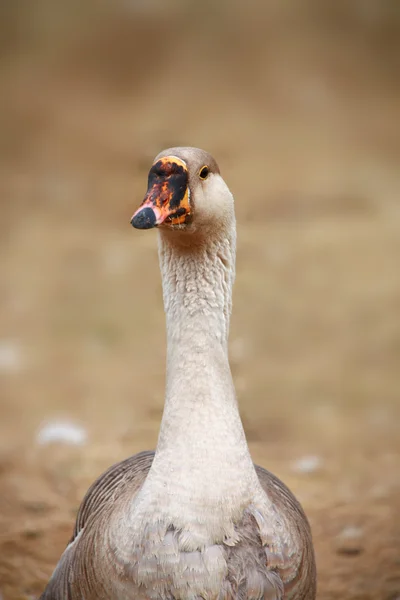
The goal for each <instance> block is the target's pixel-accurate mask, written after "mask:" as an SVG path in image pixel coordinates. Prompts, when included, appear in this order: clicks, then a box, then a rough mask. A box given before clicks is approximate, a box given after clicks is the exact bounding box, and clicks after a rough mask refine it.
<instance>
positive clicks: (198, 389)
mask: <svg viewBox="0 0 400 600" xmlns="http://www.w3.org/2000/svg"><path fill="white" fill-rule="evenodd" d="M194 235H195V234H194ZM186 236H187V234H186V235H183V234H182V236H181V235H179V234H178V235H177V232H160V239H159V257H160V267H161V272H162V279H163V293H164V305H165V312H166V321H167V382H166V398H165V407H164V413H163V418H162V423H161V428H160V434H159V440H158V445H157V450H156V456H155V459H154V463H153V467H152V470H151V473H150V478H149V479H150V481H151V479H152V478H153V477H155V478H156V479H158V480H161V479H164V481H163V486H164V488H167V489H164V493H168V490H169V491H170V493H171V495H172V496H174V497H176V498H177V499H179V503H184V502H185V499H186V498H187V500H188V502H193V496H195V497H196V498H197V501H198V502H199V503H200V504H201V505H202V507H203V508H205V506H206V505H207V504H209V506H210V507H211V506H215V504H216V502H220V501H222V500H224V501H225V500H226V499H227V498H230V499H231V501H232V503H233V504H235V503H236V505H239V504H241V501H240V500H241V499H243V500H244V501H247V500H248V495H249V493H250V490H251V488H252V486H255V485H256V479H257V478H256V475H255V471H254V467H253V463H252V461H251V457H250V453H249V450H248V446H247V442H246V439H245V435H244V431H243V426H242V422H241V419H240V415H239V410H238V406H237V401H236V395H235V390H234V386H233V382H232V376H231V371H230V367H229V361H228V334H229V320H230V313H231V305H232V285H233V280H234V273H235V252H236V230H235V225H234V223H233V224H232V227H231V228H230V230H229V231H225V232H223V233H222V234H220V235H214V236H211V235H210V236H208V237H207V239H204V238H191V239H190V240H189V239H188V237H186ZM174 473H176V476H174ZM257 482H258V480H257ZM235 498H236V501H235Z"/></svg>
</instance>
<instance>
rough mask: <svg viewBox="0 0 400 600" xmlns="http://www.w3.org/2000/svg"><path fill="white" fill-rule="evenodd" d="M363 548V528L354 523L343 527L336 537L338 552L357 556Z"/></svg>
mask: <svg viewBox="0 0 400 600" xmlns="http://www.w3.org/2000/svg"><path fill="white" fill-rule="evenodd" d="M363 550H364V545H363V530H362V529H361V528H360V527H355V526H353V525H349V526H347V527H345V528H344V529H342V531H341V532H340V533H339V535H338V536H337V538H336V552H337V553H338V554H345V555H347V556H356V555H357V554H361V552H362V551H363Z"/></svg>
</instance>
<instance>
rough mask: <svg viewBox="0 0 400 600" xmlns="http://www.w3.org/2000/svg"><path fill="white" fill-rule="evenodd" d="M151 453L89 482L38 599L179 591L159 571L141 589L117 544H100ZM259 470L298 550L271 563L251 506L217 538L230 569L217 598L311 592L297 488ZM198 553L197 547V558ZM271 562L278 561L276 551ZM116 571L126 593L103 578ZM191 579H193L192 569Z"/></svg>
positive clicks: (310, 561)
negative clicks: (231, 539) (233, 534)
mask: <svg viewBox="0 0 400 600" xmlns="http://www.w3.org/2000/svg"><path fill="white" fill-rule="evenodd" d="M153 457H154V452H141V453H139V454H136V455H135V456H131V457H130V458H127V459H126V460H123V461H122V462H120V463H117V464H115V465H113V466H112V467H110V468H109V469H108V470H107V471H106V472H105V473H103V475H101V476H100V477H99V478H98V479H97V480H96V481H95V482H94V483H93V485H92V486H91V487H90V489H89V490H88V492H87V494H86V496H85V498H84V500H83V502H82V504H81V506H80V509H79V512H78V516H77V519H76V525H75V529H74V533H73V536H72V538H71V541H70V543H69V545H68V547H67V549H66V551H65V553H64V555H63V557H62V558H61V561H60V563H59V565H58V567H57V569H56V571H55V573H54V574H53V577H52V579H51V581H50V582H49V584H48V586H47V588H46V590H45V591H44V593H43V595H42V596H41V599H40V600H78V599H79V600H81V599H82V600H83V599H84V600H111V599H112V600H114V599H115V600H117V599H118V600H128V599H129V600H136V599H139V598H140V599H146V600H178V599H179V600H180V599H181V596H174V595H173V593H172V592H171V591H170V590H169V583H170V582H168V580H164V581H160V580H158V581H157V573H156V572H155V581H154V589H150V590H147V591H146V590H140V586H138V585H137V582H135V580H134V577H133V578H132V580H131V581H129V580H127V579H126V573H127V572H128V571H129V570H131V572H132V573H134V564H131V565H129V567H130V569H127V565H122V564H119V563H118V559H117V549H112V548H110V547H109V548H108V550H109V552H108V553H106V554H104V552H103V550H102V551H100V552H98V550H99V549H100V548H102V549H103V548H104V547H106V546H107V523H108V522H109V521H110V519H111V517H112V513H113V508H114V507H116V506H118V507H120V500H121V498H123V497H125V498H126V496H127V495H129V496H130V497H131V499H133V498H134V496H135V495H136V493H137V492H138V490H139V489H140V487H141V486H142V484H143V482H144V480H145V479H146V476H147V474H148V472H149V470H150V467H151V464H152V461H153ZM256 472H257V475H258V477H259V480H260V482H261V485H262V487H263V489H264V490H265V492H266V494H267V495H268V496H269V497H270V499H271V500H272V502H274V503H275V506H276V507H277V508H278V507H279V510H280V511H281V512H282V514H284V515H285V522H286V523H287V524H288V526H289V527H291V528H292V529H293V530H294V531H295V532H296V536H297V538H298V541H301V543H299V545H298V546H299V547H301V548H302V552H301V554H300V555H299V554H297V553H295V554H294V555H291V554H290V550H289V549H288V553H287V554H286V555H283V556H281V557H279V559H278V562H279V563H280V566H279V567H276V566H272V568H271V564H269V553H268V548H267V547H266V546H263V545H262V543H261V539H260V536H259V531H258V526H257V523H256V522H255V520H254V518H253V517H252V515H251V514H250V513H246V512H245V514H244V515H243V519H242V520H241V521H240V522H239V523H237V524H236V530H237V533H238V538H239V539H238V542H237V543H236V544H235V545H233V546H231V545H224V544H221V545H220V548H221V550H222V554H223V557H224V560H225V561H226V565H227V576H226V578H225V581H224V583H223V587H222V589H221V590H220V592H219V595H218V596H216V600H249V599H252V600H253V599H259V600H279V599H281V598H285V599H286V598H295V599H296V600H313V599H314V598H315V593H316V574H315V562H314V552H313V547H312V540H311V532H310V527H309V524H308V521H307V518H306V516H305V514H304V512H303V510H302V508H301V506H300V504H299V503H298V502H297V500H296V498H295V497H294V495H293V494H292V493H291V492H290V490H289V489H288V488H287V487H286V486H285V485H284V484H283V483H282V482H281V481H280V480H279V479H278V478H277V477H275V476H274V475H273V474H272V473H270V472H269V471H267V470H265V469H263V468H262V467H259V466H256ZM117 500H118V502H117ZM169 533H170V532H169ZM298 546H297V544H296V547H298ZM188 554H190V555H191V556H190V560H191V561H192V562H193V564H192V568H191V572H192V576H193V577H195V576H196V568H195V567H196V565H195V560H196V558H195V557H194V556H192V555H193V554H194V553H188ZM201 554H202V552H201V551H200V552H199V560H201ZM189 562H190V561H188V565H189ZM271 562H272V563H273V565H275V564H276V562H277V559H276V557H275V556H274V557H272V561H271ZM188 569H189V566H188ZM114 577H117V578H119V579H120V582H121V592H120V593H121V594H123V595H114V594H115V592H116V589H118V585H117V586H115V584H114V583H113V584H110V587H109V586H108V584H107V581H111V579H112V578H114ZM188 582H189V584H190V577H188ZM163 584H164V585H163ZM130 588H131V592H129V589H130ZM123 590H125V591H123ZM117 593H118V592H117ZM187 598H190V599H191V600H203V598H208V597H207V596H197V597H194V596H190V595H188V596H187ZM185 600H186V598H185Z"/></svg>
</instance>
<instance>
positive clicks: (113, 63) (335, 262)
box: [0, 0, 400, 600]
mask: <svg viewBox="0 0 400 600" xmlns="http://www.w3.org/2000/svg"><path fill="white" fill-rule="evenodd" d="M11 4H12V3H10V5H11ZM33 4H34V3H33ZM283 4H284V3H279V2H272V1H271V2H265V3H258V2H256V1H255V0H252V1H250V2H246V6H245V7H244V6H243V5H242V4H240V5H239V3H237V4H236V3H229V2H227V1H222V2H221V3H219V4H215V5H213V4H212V3H203V4H202V5H201V6H200V5H198V3H193V2H183V0H182V1H178V0H175V1H171V2H170V3H169V4H168V3H161V2H158V1H157V0H152V1H151V2H150V0H149V2H148V3H145V2H139V1H137V2H136V3H135V2H132V4H130V3H128V2H125V3H122V2H121V4H119V3H118V2H116V3H115V4H114V5H113V8H112V9H111V4H107V2H104V3H103V4H101V3H99V6H100V7H101V8H97V9H96V11H95V10H94V5H93V4H91V3H90V2H87V3H83V4H81V5H80V8H79V9H78V4H77V3H75V4H74V3H73V2H71V4H70V5H68V6H69V8H68V9H67V8H66V6H67V3H64V4H63V7H62V6H61V4H59V3H52V2H49V1H46V0H41V2H38V3H37V6H36V8H35V11H36V12H33V9H32V8H30V9H28V8H26V6H25V8H21V7H22V6H23V3H21V2H15V5H16V6H17V8H18V7H19V8H18V10H17V9H15V10H14V9H12V8H10V7H8V9H6V8H5V7H4V6H2V8H1V11H3V14H2V15H0V16H1V17H2V18H1V19H0V20H1V22H2V29H3V33H6V34H7V35H5V37H3V41H2V44H3V45H2V58H1V61H0V85H1V90H2V93H1V97H0V132H1V134H0V135H1V139H0V192H1V196H0V198H1V208H2V218H1V220H0V235H1V242H0V243H1V267H0V268H1V273H0V285H1V288H0V302H1V313H0V332H1V333H0V385H1V404H0V490H1V493H0V597H1V598H2V600H22V599H33V598H36V597H37V596H38V595H39V593H40V591H41V590H42V589H43V587H44V585H45V583H46V581H47V579H48V577H49V576H50V574H51V572H52V569H53V568H54V566H55V564H56V562H57V560H58V558H59V556H60V554H61V552H62V551H63V548H64V547H65V544H66V543H67V541H68V538H69V535H70V533H71V530H72V527H73V522H74V516H75V514H76V510H77V507H78V505H79V502H80V500H81V499H82V496H83V494H84V493H85V491H86V489H87V487H88V486H89V484H90V483H91V482H92V481H93V479H94V478H95V477H96V476H97V475H98V474H100V473H101V472H102V471H103V470H104V469H105V468H107V467H108V466H109V465H110V464H112V463H113V462H115V461H118V460H120V459H122V458H124V457H126V456H128V455H129V454H133V453H135V452H137V451H139V450H142V449H148V448H152V447H154V445H155V443H156V439H157V431H158V426H159V422H160V417H161V413H162V406H163V386H164V361H165V331H164V314H163V308H162V299H161V285H160V277H159V272H158V263H157V251H156V236H155V234H154V232H137V231H134V230H132V228H131V227H130V225H129V219H130V216H131V214H132V212H133V210H134V209H135V208H136V207H137V206H138V204H139V203H140V201H141V199H142V197H143V194H144V192H145V189H146V177H147V170H148V168H149V165H150V164H151V161H152V158H153V156H154V155H155V154H157V153H158V152H159V151H160V150H161V149H162V148H164V147H167V146H171V145H176V144H181V145H194V146H200V147H204V148H205V149H207V150H209V151H210V152H212V153H213V154H214V155H215V157H216V158H217V160H218V162H219V163H220V166H221V170H222V174H223V176H224V177H225V179H226V180H227V182H228V184H229V185H230V187H231V189H232V191H233V192H234V195H235V199H236V212H237V218H238V237H239V243H238V263H237V280H236V285H235V292H234V314H233V322H232V331H231V365H232V370H233V374H234V378H235V383H236V387H237V392H238V397H239V401H240V407H241V413H242V416H243V420H244V424H245V429H246V433H247V437H248V440H249V444H250V448H251V451H252V454H253V457H254V460H255V462H257V463H259V464H262V465H263V466H265V467H267V468H268V469H270V470H271V471H273V472H275V473H276V474H277V475H278V476H280V477H281V478H282V479H283V480H284V481H285V482H286V483H287V484H288V485H289V487H291V489H292V490H293V491H294V492H295V494H296V495H297V496H298V498H299V499H300V500H301V502H302V503H303V506H304V508H305V510H306V512H307V515H308V516H309V519H310V522H311V525H312V529H313V534H314V540H315V549H316V555H317V562H318V573H319V574H318V578H319V594H318V597H319V598H320V600H339V599H340V600H396V599H397V600H398V599H399V598H400V519H399V511H400V436H399V422H400V421H399V419H400V397H399V396H400V390H399V387H400V316H399V315H400V268H399V261H400V204H399V192H400V170H399V159H400V143H399V140H400V137H399V134H400V86H399V76H398V73H399V72H400V69H399V67H400V64H399V58H398V57H399V56H400V52H399V50H400V48H399V39H400V36H399V32H400V21H399V15H398V11H397V12H396V3H394V2H390V1H388V2H381V3H378V2H373V1H369V2H365V3H364V5H363V4H362V3H353V4H352V3H348V4H346V3H345V2H336V3H329V2H326V3H325V4H323V6H324V9H322V8H321V4H318V3H317V2H312V1H311V0H310V1H307V2H304V3H303V4H301V3H299V5H295V4H294V3H292V4H291V5H290V4H288V5H287V4H286V3H285V6H283ZM356 4H357V7H356ZM74 6H75V9H76V11H75V12H74V10H73V7H74ZM71 7H72V9H71ZM116 7H119V8H118V10H117V8H116ZM361 9H362V10H361ZM54 421H67V422H71V423H74V424H76V425H77V426H80V427H81V428H83V430H84V431H85V432H86V435H87V439H86V440H85V441H83V443H81V444H75V445H74V444H67V443H57V442H56V443H43V441H44V440H43V426H44V424H46V423H51V422H54ZM41 428H42V429H41ZM41 442H42V443H41Z"/></svg>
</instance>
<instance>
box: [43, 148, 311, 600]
mask: <svg viewBox="0 0 400 600" xmlns="http://www.w3.org/2000/svg"><path fill="white" fill-rule="evenodd" d="M131 224H132V225H133V227H135V228H136V229H142V230H145V229H153V228H158V243H159V262H160V268H161V274H162V285H163V298H164V307H165V313H166V327H167V377H166V391H165V405H164V411H163V416H162V421H161V426H160V431H159V438H158V443H157V447H156V450H155V452H150V451H146V452H141V453H139V454H136V455H135V456H132V457H130V458H127V459H126V460H124V461H122V462H120V463H118V464H116V465H114V466H112V467H110V468H109V469H108V471H106V472H105V473H104V474H103V475H101V476H100V477H99V478H98V479H97V481H95V483H94V484H93V485H92V487H91V488H90V489H89V491H88V492H87V494H86V496H85V497H84V499H83V502H82V504H81V506H80V509H79V511H78V515H77V519H76V524H75V529H74V532H73V535H72V538H71V540H70V542H69V544H68V546H67V547H66V549H65V551H64V553H63V555H62V556H61V559H60V561H59V563H58V565H57V567H56V569H55V571H54V573H53V575H52V577H51V579H50V581H49V583H48V584H47V587H46V589H45V590H44V592H43V594H42V596H41V599H42V600H106V599H107V600H128V599H129V600H133V599H134V600H281V599H295V600H313V599H315V595H316V568H315V558H314V550H313V544H312V536H311V531H310V526H309V523H308V520H307V518H306V515H305V514H304V512H303V509H302V507H301V505H300V504H299V502H298V501H297V500H296V498H295V497H294V495H293V494H292V493H291V492H290V491H289V489H288V488H287V487H286V486H285V485H284V484H283V483H282V482H281V481H280V480H279V479H278V478H277V477H275V476H274V475H272V474H271V473H270V472H268V471H267V470H265V469H263V468H262V467H259V466H256V465H254V464H253V462H252V459H251V456H250V452H249V448H248V445H247V442H246V437H245V433H244V430H243V426H242V422H241V419H240V416H239V409H238V403H237V400H236V396H235V389H234V385H233V381H232V376H231V371H230V367H229V360H228V333H229V320H230V315H231V306H232V285H233V281H234V276H235V254H236V224H235V213H234V201H233V196H232V194H231V192H230V191H229V189H228V187H227V185H226V183H225V182H224V180H223V179H222V177H221V175H220V170H219V167H218V165H217V163H216V161H215V160H214V158H212V156H210V154H208V153H207V152H205V151H203V150H200V149H197V148H190V147H180V148H169V149H167V150H164V151H163V152H161V153H160V154H159V155H158V156H157V157H156V158H155V160H154V163H153V164H152V166H151V168H150V171H149V176H148V189H147V193H146V195H145V199H144V201H143V202H142V204H141V205H140V206H139V208H138V210H137V211H136V212H135V213H134V215H133V217H132V220H131Z"/></svg>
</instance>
